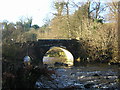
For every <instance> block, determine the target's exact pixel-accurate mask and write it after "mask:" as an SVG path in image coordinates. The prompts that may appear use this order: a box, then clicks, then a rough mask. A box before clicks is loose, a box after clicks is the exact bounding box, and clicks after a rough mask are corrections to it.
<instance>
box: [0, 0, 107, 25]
mask: <svg viewBox="0 0 120 90" xmlns="http://www.w3.org/2000/svg"><path fill="white" fill-rule="evenodd" d="M53 1H63V0H0V22H2V21H3V20H7V21H9V22H13V23H15V22H16V21H19V20H20V19H21V18H22V17H28V18H29V17H32V19H33V23H32V24H37V25H39V26H42V25H44V24H45V22H46V20H47V19H51V17H52V13H51V12H53V7H52V3H53ZM65 1H67V0H65ZM73 1H79V0H73ZM81 1H85V0H81ZM95 1H99V0H95ZM100 1H105V0H100ZM107 1H108V0H107Z"/></svg>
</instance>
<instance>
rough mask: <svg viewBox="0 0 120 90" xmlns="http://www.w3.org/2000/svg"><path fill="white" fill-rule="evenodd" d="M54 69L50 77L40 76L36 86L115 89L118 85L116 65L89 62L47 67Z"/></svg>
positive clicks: (119, 68)
mask: <svg viewBox="0 0 120 90" xmlns="http://www.w3.org/2000/svg"><path fill="white" fill-rule="evenodd" d="M49 70H55V72H56V73H55V74H52V75H51V78H47V77H45V76H41V77H40V78H39V79H38V80H37V81H36V84H35V87H36V88H77V89H90V88H94V89H99V88H101V89H116V90H118V89H119V88H120V87H119V73H118V72H119V70H120V67H118V66H116V65H110V66H109V65H106V64H94V65H93V64H89V65H86V66H77V67H75V66H71V67H52V68H51V67H49Z"/></svg>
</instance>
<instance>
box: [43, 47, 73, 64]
mask: <svg viewBox="0 0 120 90" xmlns="http://www.w3.org/2000/svg"><path fill="white" fill-rule="evenodd" d="M50 55H51V56H50ZM55 62H61V63H65V64H68V65H69V66H72V65H73V64H74V57H73V55H72V53H71V52H70V51H69V50H67V49H66V47H64V46H52V47H50V48H49V50H48V51H47V52H46V53H45V55H44V57H43V63H44V64H51V65H53V64H54V63H55Z"/></svg>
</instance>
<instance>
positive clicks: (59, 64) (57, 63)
mask: <svg viewBox="0 0 120 90" xmlns="http://www.w3.org/2000/svg"><path fill="white" fill-rule="evenodd" d="M54 66H66V67H67V66H68V64H66V63H62V62H55V63H54Z"/></svg>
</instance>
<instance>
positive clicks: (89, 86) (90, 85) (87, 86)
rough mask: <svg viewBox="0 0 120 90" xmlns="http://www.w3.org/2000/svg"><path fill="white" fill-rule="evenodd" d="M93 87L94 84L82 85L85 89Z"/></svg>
mask: <svg viewBox="0 0 120 90" xmlns="http://www.w3.org/2000/svg"><path fill="white" fill-rule="evenodd" d="M93 85H95V84H94V83H87V84H85V85H84V87H85V88H92V86H93Z"/></svg>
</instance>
